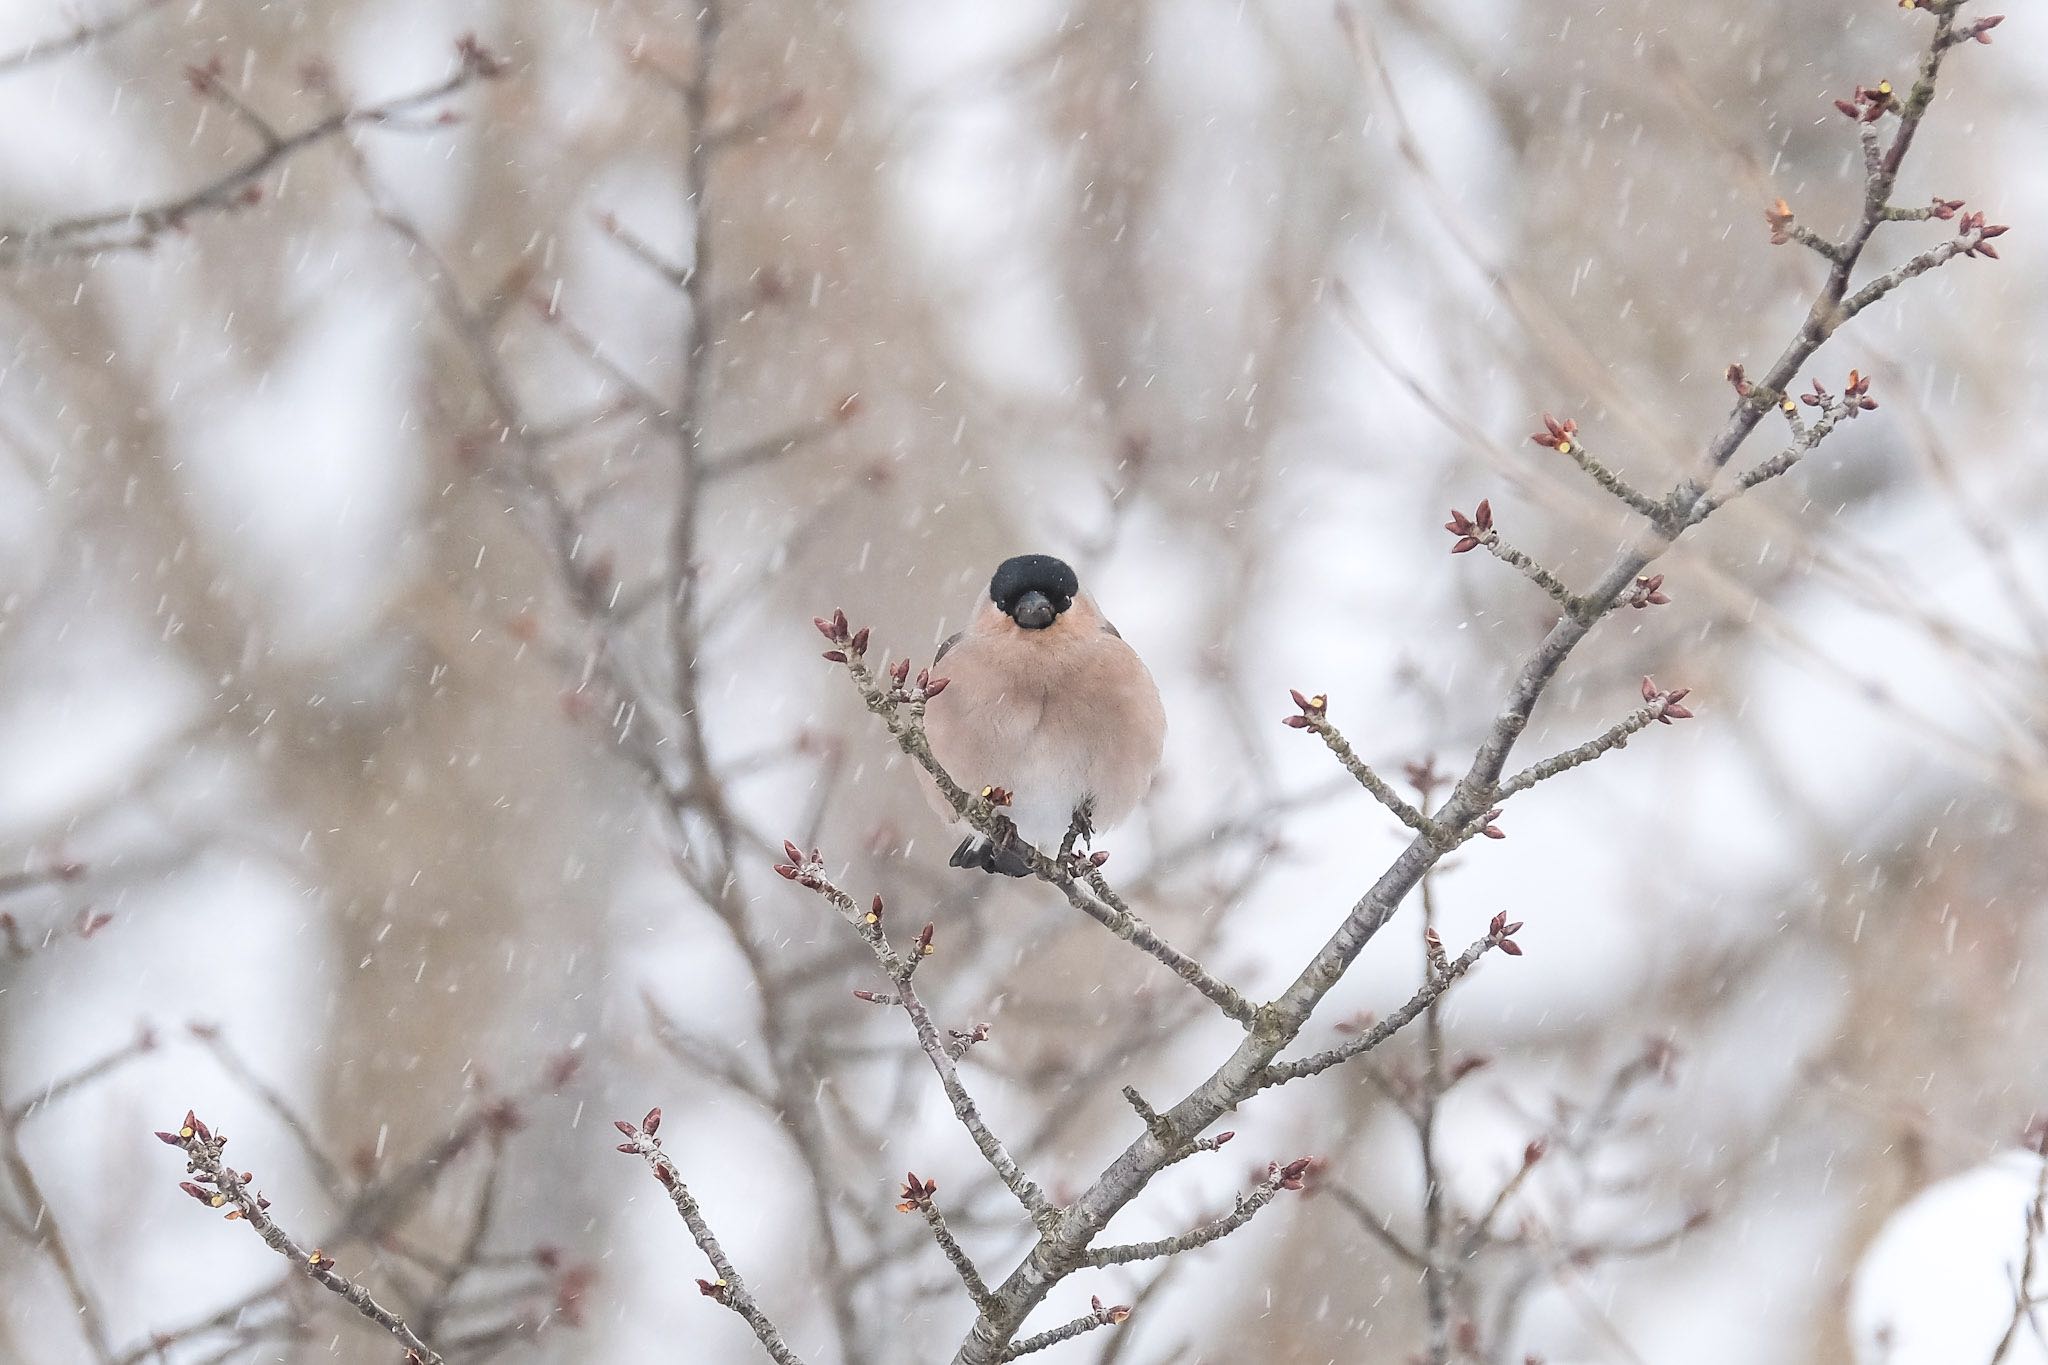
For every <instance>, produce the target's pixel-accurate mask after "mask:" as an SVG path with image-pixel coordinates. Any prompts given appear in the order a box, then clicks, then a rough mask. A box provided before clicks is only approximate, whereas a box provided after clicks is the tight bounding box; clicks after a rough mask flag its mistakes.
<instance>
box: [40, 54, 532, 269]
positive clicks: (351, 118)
mask: <svg viewBox="0 0 2048 1365" xmlns="http://www.w3.org/2000/svg"><path fill="white" fill-rule="evenodd" d="M504 70H505V67H504V65H503V64H502V63H501V62H500V61H499V60H498V59H497V58H496V57H494V56H492V55H491V54H490V53H488V52H486V51H484V49H483V48H481V47H479V46H477V45H476V44H475V43H474V42H472V41H465V42H463V43H461V44H458V46H457V65H456V69H455V72H454V74H453V75H451V76H449V77H448V78H447V79H446V80H442V81H439V82H437V83H435V84H433V85H430V86H428V87H426V88H425V89H422V90H417V91H414V92H413V93H411V94H409V95H401V96H398V97H397V98H395V99H390V100H386V101H384V102H382V103H380V104H372V105H365V106H363V107H361V108H356V109H348V110H343V111H341V112H339V113H335V114H330V115H328V116H327V117H326V118H323V119H321V120H319V121H318V122H316V123H313V124H310V125H308V126H306V127H304V128H301V129H300V130H298V131H297V132H294V133H285V134H275V133H273V134H271V135H268V136H265V137H264V138H263V146H262V148H261V150H259V151H258V152H257V153H256V154H255V155H253V156H251V157H248V158H247V159H245V160H243V161H242V162H240V163H238V164H237V165H235V166H234V167H233V168H232V169H230V170H228V171H227V172H226V173H225V174H223V175H220V176H218V177H216V178H215V179H213V180H210V181H208V182H207V183H205V184H204V185H201V186H199V187H198V188H197V189H194V190H190V191H187V192H186V193H184V194H181V195H177V196H175V197H173V198H170V199H163V200H158V201H156V202H155V203H151V204H145V205H140V206H137V207H135V208H130V209H116V210H112V211H109V212H106V213H94V214H86V215H83V216H80V217H75V218H66V219H62V220H60V221H57V222H54V223H44V224H40V225H35V226H28V227H0V266H4V265H16V264H20V263H22V262H24V261H29V260H38V261H40V260H51V259H55V258H59V257H66V256H93V255H98V254H99V253H101V252H107V251H137V250H140V249H142V248H144V247H147V246H149V245H150V244H151V243H153V242H154V241H155V240H156V239H157V238H158V237H159V236H161V235H162V234H163V233H165V232H167V231H170V230H172V229H175V228H181V227H183V226H185V225H186V224H187V223H189V222H191V221H192V220H193V219H194V218H199V217H205V216H209V215H218V214H226V213H233V212H236V211H238V210H240V209H245V208H249V207H251V206H253V205H254V204H256V203H258V202H259V201H260V200H261V198H262V194H261V187H260V185H259V183H258V182H260V181H261V180H262V179H263V178H264V177H265V176H267V175H268V174H269V173H270V172H271V170H273V169H274V168H275V167H277V166H278V165H279V164H281V163H282V162H284V161H285V160H287V159H288V158H290V157H292V156H294V155H296V154H297V153H299V152H301V151H304V150H305V149H307V148H308V147H312V146H315V145H317V144H319V143H322V142H325V141H327V140H328V139H329V138H333V137H336V136H339V135H341V134H343V133H346V132H349V131H351V130H353V129H356V128H363V127H374V126H376V125H378V124H389V123H393V122H395V121H398V120H402V119H404V118H406V117H409V116H410V115H412V114H414V113H417V112H418V111H420V110H422V109H425V108H427V107H429V106H431V105H433V104H436V103H438V102H439V101H441V100H443V99H446V98H447V97H448V96H450V95H453V94H455V93H456V92H457V91H460V90H462V89H464V88H466V87H468V86H470V85H473V84H475V83H477V82H479V81H486V80H495V79H497V78H498V77H499V76H500V75H502V74H504Z"/></svg>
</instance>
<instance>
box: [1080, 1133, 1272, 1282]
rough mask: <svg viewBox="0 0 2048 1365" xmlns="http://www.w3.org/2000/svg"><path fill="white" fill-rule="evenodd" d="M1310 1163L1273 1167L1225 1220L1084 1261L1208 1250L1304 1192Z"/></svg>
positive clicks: (1126, 1260) (1094, 1253) (1098, 1263)
mask: <svg viewBox="0 0 2048 1365" xmlns="http://www.w3.org/2000/svg"><path fill="white" fill-rule="evenodd" d="M1307 1169H1308V1161H1307V1159H1306V1158H1303V1159H1302V1160H1299V1161H1294V1162H1290V1163H1289V1164H1288V1165H1286V1166H1280V1165H1273V1166H1269V1167H1268V1168H1267V1170H1266V1178H1265V1179H1264V1180H1261V1181H1260V1182H1259V1183H1258V1184H1256V1185H1254V1186H1253V1187H1252V1188H1251V1189H1250V1190H1249V1191H1248V1192H1246V1193H1244V1194H1241V1195H1239V1196H1238V1197H1237V1204H1236V1206H1235V1207H1233V1208H1232V1209H1231V1210H1230V1212H1229V1213H1226V1214H1224V1215H1223V1216H1222V1217H1221V1218H1212V1219H1211V1220H1209V1221H1208V1222H1206V1223H1204V1224H1202V1225H1201V1226H1200V1227H1197V1228H1190V1229H1189V1230H1188V1231H1186V1232H1183V1233H1180V1234H1179V1235H1177V1236H1174V1237H1161V1238H1159V1239H1158V1240H1156V1241H1151V1242H1131V1243H1128V1244H1125V1245H1123V1246H1108V1247H1096V1248H1095V1249H1093V1250H1091V1251H1090V1252H1089V1253H1088V1254H1087V1256H1086V1257H1085V1258H1084V1264H1086V1265H1090V1266H1094V1267H1098V1268H1100V1267H1104V1266H1112V1265H1130V1264H1131V1263H1132V1262H1134V1261H1154V1260H1158V1259H1159V1258H1160V1257H1162V1256H1178V1255H1180V1254H1181V1253H1182V1252H1184V1251H1193V1250H1195V1249H1196V1248H1197V1247H1205V1246H1207V1245H1209V1244H1210V1243H1211V1242H1215V1241H1220V1240H1222V1239H1223V1238H1225V1237H1228V1236H1229V1235H1230V1234H1231V1233H1233V1232H1236V1231H1237V1230H1238V1229H1239V1228H1241V1227H1243V1226H1244V1225H1245V1224H1246V1223H1249V1222H1251V1221H1252V1219H1253V1218H1255V1217H1257V1216H1258V1213H1259V1210H1260V1209H1263V1208H1265V1207H1266V1205H1268V1204H1270V1203H1272V1202H1273V1201H1274V1200H1275V1199H1277V1198H1278V1197H1279V1195H1280V1191H1282V1190H1284V1189H1300V1188H1301V1179H1302V1175H1303V1173H1304V1172H1305V1171H1306V1170H1307Z"/></svg>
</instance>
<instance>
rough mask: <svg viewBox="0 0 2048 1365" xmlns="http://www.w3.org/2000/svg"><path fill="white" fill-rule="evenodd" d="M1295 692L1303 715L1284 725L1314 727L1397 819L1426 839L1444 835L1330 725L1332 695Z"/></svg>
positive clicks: (1296, 700)
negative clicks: (1310, 695) (1307, 694)
mask: <svg viewBox="0 0 2048 1365" xmlns="http://www.w3.org/2000/svg"><path fill="white" fill-rule="evenodd" d="M1291 695H1292V696H1293V697H1294V704H1295V705H1296V706H1298V707H1300V708H1301V714H1300V715H1298V716H1288V717H1286V718H1285V719H1284V720H1282V721H1281V724H1283V725H1285V726H1287V727H1289V728H1290V729H1295V730H1313V731H1314V732H1315V735H1316V738H1318V739H1320V740H1322V742H1323V744H1324V745H1325V746H1326V747H1327V748H1328V749H1329V751H1330V752H1331V753H1333V754H1335V755H1336V756H1337V761H1338V762H1339V763H1341V764H1343V765H1344V771H1345V772H1347V773H1350V774H1351V776H1352V778H1353V779H1355V780H1356V781H1357V783H1358V785H1359V786H1361V787H1363V788H1365V789H1366V790H1367V791H1369V792H1371V793H1372V795H1373V797H1374V799H1375V800H1377V801H1378V802H1379V803H1380V804H1381V805H1383V806H1385V807H1386V808H1387V809H1388V810H1390V811H1392V812H1393V813H1394V818H1395V819H1397V820H1399V821H1400V822H1401V823H1402V824H1404V825H1406V826H1408V828H1410V829H1412V830H1414V831H1415V832H1416V833H1417V834H1420V835H1422V836H1423V837H1424V838H1427V839H1431V840H1435V839H1439V838H1441V837H1443V831H1441V830H1439V829H1438V828H1437V827H1436V825H1435V824H1433V823H1431V821H1430V819H1429V817H1428V816H1426V815H1424V814H1423V813H1422V812H1421V811H1419V810H1417V809H1415V807H1413V806H1411V805H1409V804H1408V803H1407V802H1406V801H1404V800H1402V799H1401V796H1400V793H1398V792H1396V791H1395V790H1394V789H1393V788H1392V787H1391V786H1389V785H1388V784H1387V781H1386V779H1385V778H1383V777H1381V776H1380V775H1379V774H1378V773H1376V772H1374V771H1373V770H1372V769H1371V767H1369V766H1368V765H1367V764H1366V762H1365V760H1364V759H1362V758H1360V757H1359V756H1358V753H1357V751H1356V750H1354V749H1353V748H1352V747H1351V742H1350V741H1349V740H1347V739H1345V738H1344V736H1343V734H1342V732H1340V731H1339V730H1338V729H1337V727H1336V726H1334V725H1332V724H1330V715H1329V712H1330V698H1329V697H1328V695H1326V694H1324V693H1321V692H1318V693H1317V694H1316V695H1314V696H1313V697H1306V696H1303V695H1302V694H1301V693H1299V692H1294V693H1292V694H1291Z"/></svg>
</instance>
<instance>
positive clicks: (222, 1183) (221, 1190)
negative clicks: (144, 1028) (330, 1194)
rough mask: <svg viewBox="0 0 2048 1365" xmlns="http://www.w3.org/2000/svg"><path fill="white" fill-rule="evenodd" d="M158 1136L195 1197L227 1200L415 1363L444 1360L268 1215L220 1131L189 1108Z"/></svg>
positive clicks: (233, 1213)
mask: <svg viewBox="0 0 2048 1365" xmlns="http://www.w3.org/2000/svg"><path fill="white" fill-rule="evenodd" d="M157 1136H158V1137H160V1138H162V1139H163V1140H164V1141H165V1142H166V1143H169V1144H170V1145H171V1146H173V1147H177V1148H179V1149H180V1150H182V1151H183V1152H184V1153H185V1162H186V1165H185V1169H186V1172H187V1173H188V1174H190V1175H194V1176H197V1177H198V1180H197V1182H196V1183H195V1182H192V1181H187V1182H185V1185H184V1189H185V1190H186V1192H187V1193H188V1194H191V1195H192V1196H193V1197H194V1198H196V1199H198V1200H199V1202H200V1203H202V1204H207V1205H209V1206H211V1207H213V1208H216V1209H217V1208H220V1207H221V1206H222V1205H224V1204H225V1205H231V1206H232V1208H230V1209H229V1211H228V1216H229V1217H230V1218H239V1219H241V1220H242V1221H243V1222H246V1223H247V1224H248V1225H249V1226H250V1227H251V1228H253V1229H255V1231H256V1235H257V1236H259V1237H261V1238H262V1239H263V1243H264V1245H265V1246H268V1247H269V1248H270V1249H271V1250H272V1251H275V1252H276V1253H277V1254H278V1255H280V1256H282V1257H284V1258H285V1259H286V1260H287V1261H289V1262H291V1263H292V1264H293V1265H295V1266H297V1267H298V1268H299V1270H300V1272H301V1273H302V1274H304V1275H305V1276H306V1278H307V1279H309V1280H311V1281H313V1283H315V1284H317V1285H319V1286H320V1287H321V1288H323V1289H326V1290H328V1291H330V1292H331V1293H334V1294H338V1295H340V1296H341V1298H342V1299H343V1300H344V1301H345V1302H346V1303H347V1304H348V1305H349V1307H351V1308H353V1309H355V1310H356V1312H358V1313H360V1314H361V1315H362V1316H363V1317H365V1318H367V1319H368V1320H369V1321H371V1322H373V1323H375V1324H376V1325H377V1326H379V1327H381V1328H383V1329H384V1330H385V1331H386V1332H389V1333H390V1334H391V1335H392V1336H393V1337H394V1338H396V1339H397V1341H398V1344H399V1345H401V1346H403V1347H405V1349H406V1352H407V1356H406V1359H407V1360H408V1361H410V1362H416V1363H417V1365H444V1362H443V1361H442V1359H441V1357H440V1355H439V1354H438V1353H437V1352H436V1351H435V1350H434V1348H433V1347H431V1346H429V1345H427V1343H426V1342H424V1341H422V1340H421V1339H420V1337H419V1335H418V1334H417V1333H415V1332H414V1331H413V1329H412V1328H411V1327H409V1326H407V1325H406V1322H405V1320H404V1319H403V1318H401V1317H399V1316H398V1314H397V1313H395V1312H394V1311H392V1310H391V1309H389V1308H387V1307H385V1306H384V1305H383V1304H381V1303H379V1302H378V1301H377V1300H376V1299H375V1298H373V1297H372V1296H371V1294H370V1291H369V1290H367V1289H365V1288H364V1287H363V1286H362V1285H360V1284H358V1283H357V1282H356V1281H354V1280H352V1279H350V1278H349V1277H348V1276H346V1275H344V1274H342V1273H341V1272H340V1271H338V1270H336V1269H335V1268H334V1261H333V1259H332V1258H331V1257H329V1256H327V1255H326V1254H324V1253H323V1252H321V1251H319V1250H317V1249H316V1250H314V1251H311V1252H309V1251H307V1250H306V1249H305V1248H304V1247H302V1246H300V1245H299V1244H298V1243H297V1242H295V1241H293V1240H292V1238H291V1235H290V1234H289V1233H287V1232H285V1230H284V1229H283V1228H281V1227H279V1226H278V1225H277V1224H276V1223H274V1222H272V1221H271V1218H270V1215H269V1213H268V1212H266V1210H267V1209H268V1208H269V1206H270V1201H269V1200H268V1199H265V1198H264V1197H263V1196H261V1195H259V1194H257V1193H256V1192H255V1191H254V1190H252V1189H250V1188H249V1186H248V1185H247V1184H246V1183H245V1182H244V1180H243V1177H242V1176H241V1175H239V1174H238V1173H236V1171H235V1170H234V1168H233V1167H231V1166H229V1165H228V1164H227V1163H226V1162H225V1161H224V1160H223V1159H222V1156H221V1149H222V1148H224V1147H226V1146H227V1138H226V1136H225V1135H221V1134H215V1133H213V1132H212V1131H210V1130H209V1129H208V1128H207V1126H206V1125H205V1124H203V1123H201V1122H200V1121H199V1120H198V1119H197V1118H196V1117H194V1116H193V1115H191V1114H189V1113H188V1114H186V1115H185V1120H184V1122H183V1123H182V1124H180V1125H179V1127H178V1129H177V1130H176V1131H175V1132H171V1133H159V1134H157Z"/></svg>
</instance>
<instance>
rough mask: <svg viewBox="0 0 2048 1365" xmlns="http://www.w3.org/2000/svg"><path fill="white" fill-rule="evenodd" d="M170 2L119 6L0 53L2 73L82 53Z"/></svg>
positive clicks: (153, 0) (150, 0) (157, 0)
mask: <svg viewBox="0 0 2048 1365" xmlns="http://www.w3.org/2000/svg"><path fill="white" fill-rule="evenodd" d="M166 3H168V0H142V2H141V3H140V4H134V5H129V6H127V7H126V8H124V9H117V10H115V11H113V12H112V13H110V14H108V15H107V16H106V17H105V18H103V19H96V20H92V21H89V22H87V23H82V24H79V25H78V26H77V27H75V28H73V29H71V30H70V31H69V32H67V33H62V34H59V35H57V36H56V37H54V38H38V39H36V40H35V41H34V42H32V43H30V44H29V45H28V46H27V47H23V48H17V49H16V50H14V51H13V52H7V53H0V76H9V75H12V74H14V73H15V72H17V71H20V70H22V69H24V68H26V67H31V66H36V65H38V64H40V63H43V62H50V61H55V60H57V59H58V58H59V57H68V56H70V55H71V54H72V53H74V52H82V51H84V50H85V49H86V48H89V47H91V46H93V45H94V44H95V43H99V42H103V41H105V40H106V39H108V38H112V37H113V36H115V35H116V34H118V33H120V32H121V31H122V30H124V29H127V28H129V27H131V26H133V25H135V24H137V23H139V22H141V21H142V20H143V19H146V18H148V17H149V15H150V14H151V13H153V12H154V11H156V10H159V9H161V8H163V6H164V5H165V4H166Z"/></svg>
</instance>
